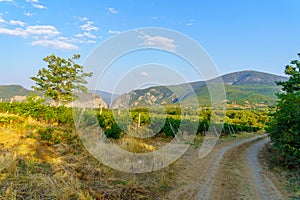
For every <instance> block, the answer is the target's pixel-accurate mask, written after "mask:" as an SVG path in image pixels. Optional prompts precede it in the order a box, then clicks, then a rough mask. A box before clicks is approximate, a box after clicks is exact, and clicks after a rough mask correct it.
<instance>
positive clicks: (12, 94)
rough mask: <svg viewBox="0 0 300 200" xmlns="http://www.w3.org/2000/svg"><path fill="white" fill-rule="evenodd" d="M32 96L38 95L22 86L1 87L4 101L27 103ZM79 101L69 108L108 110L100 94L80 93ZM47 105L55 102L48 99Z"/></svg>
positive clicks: (0, 91)
mask: <svg viewBox="0 0 300 200" xmlns="http://www.w3.org/2000/svg"><path fill="white" fill-rule="evenodd" d="M31 94H37V93H36V92H34V91H32V90H27V89H25V88H24V87H23V86H21V85H2V86H0V100H1V99H2V101H10V100H11V98H13V101H25V100H26V96H29V95H31ZM76 95H77V96H78V97H79V99H78V100H76V101H75V102H73V103H69V104H67V106H69V107H70V106H72V105H74V106H75V107H83V105H85V106H86V107H91V108H92V107H96V108H98V107H103V108H106V107H107V104H106V103H105V102H104V101H103V100H102V98H101V97H99V95H98V94H96V95H95V96H94V94H92V93H88V94H83V93H78V94H76ZM46 103H50V104H53V105H54V102H53V101H52V100H51V99H50V98H46Z"/></svg>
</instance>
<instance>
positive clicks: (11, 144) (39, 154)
mask: <svg viewBox="0 0 300 200" xmlns="http://www.w3.org/2000/svg"><path fill="white" fill-rule="evenodd" d="M49 130H50V131H49ZM65 132H67V134H65ZM74 134H75V132H74V131H73V132H72V130H70V129H69V128H68V127H62V126H60V127H57V126H56V125H54V124H46V123H41V122H39V121H37V120H34V119H32V118H31V119H28V118H24V120H23V121H22V123H19V124H15V126H14V127H11V126H4V125H3V126H0V196H1V199H8V200H11V199H112V200H113V199H125V200H126V199H137V200H139V199H143V200H144V199H162V198H163V195H164V193H165V192H166V191H167V190H168V189H169V188H170V185H171V183H172V177H173V176H174V175H175V172H174V168H175V165H174V164H173V165H171V166H169V167H167V168H164V169H161V170H159V171H156V172H151V173H146V174H131V173H124V172H120V171H117V170H113V169H111V168H109V167H107V166H105V165H103V164H101V163H100V162H99V161H97V160H96V159H95V158H93V157H92V156H91V155H90V154H89V153H88V152H87V150H86V149H85V148H84V147H83V146H82V144H81V143H80V141H79V140H78V139H77V138H75V139H74ZM53 138H60V141H59V142H56V140H54V139H53ZM159 142H160V143H161V145H164V143H165V142H168V140H166V139H160V140H159ZM115 143H116V144H117V145H119V146H120V147H121V148H124V149H125V150H127V151H132V152H137V153H140V152H150V151H153V150H155V149H156V148H157V147H156V146H154V145H153V144H152V143H154V141H151V140H150V139H149V140H146V141H145V142H141V141H140V140H138V139H135V138H131V137H124V138H122V139H120V140H116V142H115Z"/></svg>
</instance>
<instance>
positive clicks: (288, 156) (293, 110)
mask: <svg viewBox="0 0 300 200" xmlns="http://www.w3.org/2000/svg"><path fill="white" fill-rule="evenodd" d="M298 56H299V57H300V54H298ZM285 73H286V74H287V75H289V80H287V81H285V82H278V83H277V85H279V86H282V91H283V92H282V93H279V94H277V96H278V97H279V101H278V104H277V105H276V111H275V112H274V113H273V114H272V117H271V121H270V123H269V126H270V128H269V132H270V137H271V141H272V144H273V148H274V149H275V150H276V151H277V152H278V153H279V156H280V157H281V161H282V163H283V164H284V165H285V166H287V167H289V168H294V167H297V166H298V167H299V166H300V61H299V60H293V61H291V63H290V65H287V66H286V68H285Z"/></svg>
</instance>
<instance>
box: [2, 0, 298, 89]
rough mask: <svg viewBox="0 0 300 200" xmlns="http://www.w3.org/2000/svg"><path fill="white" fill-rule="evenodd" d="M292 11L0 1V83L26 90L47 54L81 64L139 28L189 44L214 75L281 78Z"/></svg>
mask: <svg viewBox="0 0 300 200" xmlns="http://www.w3.org/2000/svg"><path fill="white" fill-rule="evenodd" d="M299 8H300V1H298V0H288V1H284V0H273V1H258V0H251V1H238V0H235V1H233V0H226V1H223V0H219V1H217V0H210V1H202V0H187V1H182V0H181V1H179V0H173V1H167V0H151V1H150V0H149V1H147V0H143V1H142V0H124V1H121V0H119V1H117V0H112V1H109V0H87V1H82V0H60V1H58V0H51V1H46V0H0V53H1V54H0V59H1V62H0V67H1V74H0V85H3V84H21V85H23V86H25V87H26V88H30V86H31V85H33V82H32V81H31V80H30V78H29V77H30V76H34V75H35V74H36V73H37V70H38V69H39V68H41V67H45V63H44V62H43V61H42V59H43V58H44V57H46V56H47V55H50V54H52V53H55V54H56V55H58V56H62V57H70V56H72V55H73V54H74V53H79V54H81V56H82V59H81V60H80V62H83V60H84V59H85V58H86V57H87V56H88V55H89V53H90V52H91V51H92V50H93V49H94V48H96V47H97V46H98V45H99V44H100V43H101V42H103V41H105V40H107V39H108V38H110V37H112V36H115V35H116V34H118V33H120V32H123V31H127V30H130V29H134V28H141V27H161V28H167V29H172V30H176V31H179V32H181V33H183V34H185V35H187V36H189V37H191V38H193V39H194V40H195V41H196V42H197V43H199V44H200V45H202V47H203V48H204V49H205V50H206V51H207V52H208V54H209V55H210V56H211V58H212V59H213V61H214V62H215V63H216V65H217V66H218V69H219V71H220V72H221V74H225V73H228V72H233V71H240V70H246V69H253V70H258V71H264V72H270V73H274V74H279V75H283V74H284V73H283V70H284V66H285V65H286V64H288V63H289V61H290V60H291V59H295V58H297V53H298V52H300V37H299V35H300V26H299V25H300V12H299ZM191 80H193V78H192V77H191Z"/></svg>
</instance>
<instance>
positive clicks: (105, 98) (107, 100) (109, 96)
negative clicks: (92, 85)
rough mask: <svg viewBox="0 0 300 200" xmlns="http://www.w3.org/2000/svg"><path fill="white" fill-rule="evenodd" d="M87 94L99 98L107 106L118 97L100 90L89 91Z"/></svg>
mask: <svg viewBox="0 0 300 200" xmlns="http://www.w3.org/2000/svg"><path fill="white" fill-rule="evenodd" d="M89 92H90V93H93V94H96V95H98V96H100V97H101V98H102V99H103V101H104V102H105V103H106V104H107V105H110V104H111V103H112V102H114V101H115V100H116V99H117V98H118V97H119V96H120V95H119V94H112V93H109V92H105V91H101V90H90V91H89Z"/></svg>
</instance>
